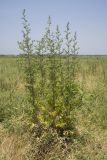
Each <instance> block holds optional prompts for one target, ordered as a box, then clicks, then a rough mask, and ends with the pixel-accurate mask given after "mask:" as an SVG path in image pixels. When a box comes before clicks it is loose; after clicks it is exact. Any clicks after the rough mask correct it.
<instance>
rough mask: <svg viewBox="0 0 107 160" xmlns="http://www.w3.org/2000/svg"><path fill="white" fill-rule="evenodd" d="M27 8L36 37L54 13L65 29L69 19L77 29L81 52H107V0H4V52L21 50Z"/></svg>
mask: <svg viewBox="0 0 107 160" xmlns="http://www.w3.org/2000/svg"><path fill="white" fill-rule="evenodd" d="M23 9H26V11H27V17H28V20H29V22H30V24H31V29H32V32H31V37H32V39H39V38H40V37H41V35H42V33H44V30H45V27H46V23H47V18H48V16H49V15H50V16H51V17H52V23H53V26H54V28H55V26H56V25H57V24H59V26H60V28H61V31H62V32H63V31H64V30H65V25H66V23H67V22H68V21H69V22H70V24H71V29H72V31H73V32H74V31H77V33H78V42H79V46H80V53H81V54H107V0H0V54H18V53H19V50H18V45H17V41H20V40H21V39H22V32H21V30H22V24H21V23H22V20H21V17H22V10H23Z"/></svg>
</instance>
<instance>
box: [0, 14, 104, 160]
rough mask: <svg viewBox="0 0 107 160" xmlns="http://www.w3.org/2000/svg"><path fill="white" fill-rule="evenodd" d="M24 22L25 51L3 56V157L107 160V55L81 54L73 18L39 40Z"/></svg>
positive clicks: (0, 97) (0, 83)
mask: <svg viewBox="0 0 107 160" xmlns="http://www.w3.org/2000/svg"><path fill="white" fill-rule="evenodd" d="M23 26H24V29H23V41H22V42H19V47H20V49H21V50H22V54H21V55H20V56H17V57H12V56H11V57H9V56H7V57H6V56H5V57H3V56H1V57H0V91H1V92H0V153H1V155H0V159H1V160H9V159H11V160H21V159H22V160H26V159H29V160H30V159H31V160H33V159H35V160H36V159H37V160H63V159H64V160H94V159H95V160H96V159H98V160H101V159H102V160H106V159H107V107H106V104H107V73H106V72H107V71H106V68H107V65H106V64H107V58H106V57H103V56H102V57H101V56H99V57H98V56H93V57H91V56H78V46H77V36H76V33H75V34H74V35H73V34H71V31H70V26H69V23H68V24H67V26H66V31H65V38H62V37H61V33H60V30H59V26H57V27H56V31H55V33H54V32H52V31H51V19H50V17H49V20H48V27H47V28H46V33H45V34H44V36H43V38H42V39H41V40H40V41H37V42H35V41H32V40H31V39H30V26H29V23H28V21H27V19H26V15H25V11H24V12H23Z"/></svg>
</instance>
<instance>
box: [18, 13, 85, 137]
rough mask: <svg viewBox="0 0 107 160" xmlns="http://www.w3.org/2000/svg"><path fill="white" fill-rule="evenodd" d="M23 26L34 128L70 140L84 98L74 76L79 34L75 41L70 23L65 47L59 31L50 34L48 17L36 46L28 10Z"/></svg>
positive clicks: (27, 83)
mask: <svg viewBox="0 0 107 160" xmlns="http://www.w3.org/2000/svg"><path fill="white" fill-rule="evenodd" d="M23 26H24V31H23V41H22V42H20V43H19V47H20V49H21V50H22V51H23V54H25V57H24V58H25V64H24V65H25V76H26V87H27V89H28V91H29V98H30V104H31V105H32V107H33V108H34V112H33V117H35V118H36V119H34V124H36V125H38V127H39V125H40V126H43V128H53V129H54V130H57V132H58V134H59V135H60V136H64V132H65V131H67V132H68V137H69V136H70V135H72V133H73V132H75V130H76V126H75V122H76V112H75V110H76V109H77V108H78V109H79V107H81V105H82V96H83V95H82V92H81V89H80V87H79V85H77V82H76V81H75V74H74V73H75V72H76V70H75V68H76V65H75V64H76V63H75V60H76V55H77V54H78V47H77V42H76V41H77V38H76V33H75V34H74V37H73V38H72V35H71V31H70V26H69V23H68V24H67V26H66V31H65V44H63V42H64V40H63V39H62V38H61V33H60V30H59V27H58V26H57V28H56V32H55V33H53V32H52V31H51V18H50V17H49V19H48V26H47V28H46V32H45V34H44V36H43V38H42V39H41V40H40V41H37V42H36V44H35V45H33V42H32V41H31V39H30V36H29V33H30V29H29V24H28V21H27V20H26V15H25V10H24V12H23ZM64 45H65V49H64V48H63V46H64ZM34 48H35V50H34ZM63 63H66V64H65V65H64V64H63Z"/></svg>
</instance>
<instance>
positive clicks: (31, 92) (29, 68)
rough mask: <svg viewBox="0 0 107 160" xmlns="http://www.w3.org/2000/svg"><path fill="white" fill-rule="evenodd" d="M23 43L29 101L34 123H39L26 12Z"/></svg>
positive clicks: (31, 43)
mask: <svg viewBox="0 0 107 160" xmlns="http://www.w3.org/2000/svg"><path fill="white" fill-rule="evenodd" d="M22 20H23V31H22V32H23V41H22V42H18V44H19V48H20V49H21V50H22V54H23V60H24V72H25V80H26V85H25V86H26V89H27V90H28V93H29V95H28V101H29V103H30V104H31V106H32V108H33V114H34V115H33V117H34V121H35V120H36V121H37V110H38V107H37V105H36V100H35V97H36V90H35V80H36V77H35V64H34V54H33V52H34V51H33V48H34V46H33V41H32V40H31V38H30V25H29V23H28V21H27V19H26V14H25V10H24V11H23V17H22Z"/></svg>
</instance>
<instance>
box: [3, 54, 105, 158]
mask: <svg viewBox="0 0 107 160" xmlns="http://www.w3.org/2000/svg"><path fill="white" fill-rule="evenodd" d="M77 80H78V81H79V82H80V85H81V87H82V88H83V90H84V105H83V107H82V108H81V109H80V110H79V111H78V114H77V119H78V122H77V130H78V133H79V135H80V136H79V138H78V139H75V141H74V142H73V143H72V144H70V146H69V151H68V150H67V149H66V146H64V149H62V150H61V149H60V147H59V146H60V144H59V145H57V146H53V147H52V148H51V149H50V150H48V146H47V152H46V154H45V156H44V158H43V159H45V160H59V159H61V160H62V159H66V160H107V57H106V56H79V57H78V71H77ZM26 97H27V93H26V89H25V80H24V74H23V70H22V69H21V68H20V65H19V58H17V57H9V56H8V57H6V56H5V57H2V56H1V57H0V153H1V154H0V160H25V159H26V160H27V159H31V160H32V159H33V153H32V152H33V151H34V150H36V147H35V149H34V146H33V145H32V139H33V138H32V137H33V136H34V135H33V134H32V127H33V126H32V124H31V120H30V119H31V115H30V114H31V112H32V111H31V109H30V107H29V103H28V102H27V100H26ZM32 148H33V149H32ZM32 150H33V151H32ZM62 153H63V154H64V155H66V156H64V157H62V158H60V157H61V155H62ZM37 159H39V158H37ZM41 159H42V158H41ZM35 160H36V158H35Z"/></svg>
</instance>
